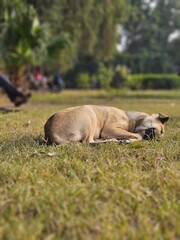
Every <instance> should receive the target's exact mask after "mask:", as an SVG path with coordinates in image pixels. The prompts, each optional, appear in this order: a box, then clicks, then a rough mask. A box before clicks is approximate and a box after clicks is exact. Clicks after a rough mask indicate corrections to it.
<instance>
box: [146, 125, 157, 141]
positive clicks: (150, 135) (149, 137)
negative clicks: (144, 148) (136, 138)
mask: <svg viewBox="0 0 180 240" xmlns="http://www.w3.org/2000/svg"><path fill="white" fill-rule="evenodd" d="M155 136H156V134H155V128H153V127H152V128H148V129H146V131H145V134H144V137H143V139H145V140H152V139H153V138H155Z"/></svg>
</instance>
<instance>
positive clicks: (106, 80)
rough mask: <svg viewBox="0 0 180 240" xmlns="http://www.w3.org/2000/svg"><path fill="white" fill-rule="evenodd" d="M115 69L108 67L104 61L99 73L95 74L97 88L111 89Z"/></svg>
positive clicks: (94, 81) (94, 80)
mask: <svg viewBox="0 0 180 240" xmlns="http://www.w3.org/2000/svg"><path fill="white" fill-rule="evenodd" d="M113 74H114V71H113V69H112V67H106V66H105V65H104V64H103V63H101V64H100V65H99V68H98V71H97V73H96V74H95V75H94V76H93V84H94V85H95V87H96V88H100V89H102V88H103V89H109V88H110V83H111V81H112V78H113Z"/></svg>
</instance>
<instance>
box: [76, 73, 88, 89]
mask: <svg viewBox="0 0 180 240" xmlns="http://www.w3.org/2000/svg"><path fill="white" fill-rule="evenodd" d="M76 83H77V87H78V88H81V89H88V88H90V76H89V74H88V73H79V74H78V77H77V79H76Z"/></svg>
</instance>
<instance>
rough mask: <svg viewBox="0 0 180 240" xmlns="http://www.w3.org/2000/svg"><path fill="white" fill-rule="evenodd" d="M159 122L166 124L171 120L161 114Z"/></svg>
mask: <svg viewBox="0 0 180 240" xmlns="http://www.w3.org/2000/svg"><path fill="white" fill-rule="evenodd" d="M158 120H159V121H160V122H162V124H164V123H166V122H167V121H168V120H169V117H168V116H167V115H166V114H163V113H159V115H158Z"/></svg>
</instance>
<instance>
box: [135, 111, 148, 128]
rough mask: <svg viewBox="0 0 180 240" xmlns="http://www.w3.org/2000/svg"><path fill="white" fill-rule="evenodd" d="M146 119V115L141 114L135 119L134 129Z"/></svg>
mask: <svg viewBox="0 0 180 240" xmlns="http://www.w3.org/2000/svg"><path fill="white" fill-rule="evenodd" d="M146 117H147V114H141V115H139V116H138V117H137V118H136V123H135V128H136V127H137V126H139V125H140V124H141V122H142V120H143V119H145V118H146Z"/></svg>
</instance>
